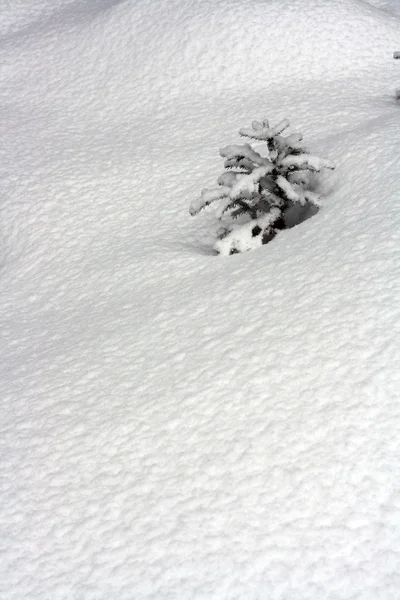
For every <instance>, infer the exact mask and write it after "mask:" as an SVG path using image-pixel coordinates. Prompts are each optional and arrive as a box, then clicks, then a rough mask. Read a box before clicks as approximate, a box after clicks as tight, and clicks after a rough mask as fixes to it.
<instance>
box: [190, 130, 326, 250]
mask: <svg viewBox="0 0 400 600" xmlns="http://www.w3.org/2000/svg"><path fill="white" fill-rule="evenodd" d="M288 127H289V121H288V120H287V119H284V120H283V121H281V122H280V123H278V125H276V126H275V127H270V126H269V123H268V121H267V120H264V121H263V122H259V121H253V123H252V125H251V127H249V128H244V129H241V130H240V131H239V134H240V135H241V136H244V137H247V138H249V139H251V140H254V141H255V142H256V143H257V148H258V149H257V150H256V149H255V148H254V147H253V146H252V145H251V144H249V143H246V144H241V145H235V144H234V145H229V146H225V147H224V148H221V150H220V155H221V156H222V157H223V158H224V159H225V164H224V166H225V171H224V172H223V173H222V175H221V176H220V177H219V178H218V180H217V183H218V185H217V186H215V187H212V188H207V189H204V190H203V191H202V192H201V196H200V198H198V199H197V200H195V201H193V202H192V204H191V206H190V214H191V215H197V214H198V213H199V212H200V211H201V210H203V209H204V208H206V207H207V206H209V205H210V204H214V206H215V213H216V216H217V217H218V219H220V220H225V221H227V222H225V223H224V225H223V226H222V227H221V228H220V229H219V230H218V232H217V237H218V239H217V242H216V244H215V246H214V248H215V250H216V251H217V252H218V253H219V254H224V255H229V254H235V253H238V252H244V251H247V250H252V249H253V248H257V247H259V246H261V245H263V244H267V243H268V242H270V241H271V240H272V239H273V238H274V237H275V235H276V234H277V232H278V231H279V230H280V229H285V228H286V227H288V226H289V225H288V221H287V215H288V211H290V210H291V209H292V208H293V206H294V205H300V206H302V207H306V206H307V205H313V206H314V207H319V205H320V197H319V195H318V194H317V193H316V174H318V173H319V172H320V171H322V170H323V169H333V168H334V165H333V164H332V163H330V162H329V161H326V160H324V159H321V158H319V157H317V156H313V155H312V154H310V153H309V152H308V150H306V149H305V148H304V147H303V146H302V144H301V141H302V136H301V134H299V133H292V134H290V135H286V136H284V135H282V134H283V132H284V131H286V130H287V128H288ZM253 144H254V142H253ZM260 145H263V146H264V147H263V148H259V146H260ZM316 210H317V209H316ZM235 221H236V223H235Z"/></svg>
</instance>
